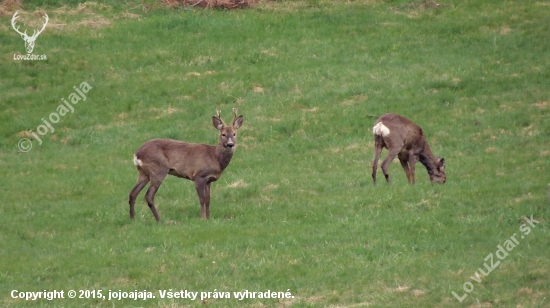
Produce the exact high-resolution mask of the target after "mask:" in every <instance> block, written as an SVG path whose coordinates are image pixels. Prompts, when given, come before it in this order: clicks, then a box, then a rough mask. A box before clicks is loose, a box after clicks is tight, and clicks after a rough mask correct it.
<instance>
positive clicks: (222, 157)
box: [215, 144, 235, 170]
mask: <svg viewBox="0 0 550 308" xmlns="http://www.w3.org/2000/svg"><path fill="white" fill-rule="evenodd" d="M215 152H216V153H215V155H216V160H217V161H218V162H219V163H220V168H221V169H222V170H223V169H225V168H226V167H227V166H228V165H229V162H230V161H231V158H233V153H234V152H235V148H233V149H227V148H225V147H224V146H223V145H221V144H218V145H217V146H216V151H215Z"/></svg>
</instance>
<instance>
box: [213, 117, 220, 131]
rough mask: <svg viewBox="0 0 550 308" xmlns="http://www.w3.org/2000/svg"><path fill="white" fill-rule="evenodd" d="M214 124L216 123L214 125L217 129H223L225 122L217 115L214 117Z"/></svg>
mask: <svg viewBox="0 0 550 308" xmlns="http://www.w3.org/2000/svg"><path fill="white" fill-rule="evenodd" d="M212 124H213V125H214V127H215V128H216V129H217V130H221V129H222V127H223V122H222V120H221V119H219V118H216V117H212Z"/></svg>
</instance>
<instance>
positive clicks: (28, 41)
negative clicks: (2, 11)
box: [11, 11, 49, 53]
mask: <svg viewBox="0 0 550 308" xmlns="http://www.w3.org/2000/svg"><path fill="white" fill-rule="evenodd" d="M18 12H19V11H17V12H15V14H13V17H12V19H11V26H12V27H13V30H15V32H17V33H19V34H20V35H21V37H22V38H23V40H24V41H25V48H26V49H27V53H32V50H33V49H34V41H36V38H37V37H38V35H39V34H40V33H42V31H44V29H45V28H46V25H47V24H48V19H49V18H48V14H44V19H46V22H45V23H44V25H43V26H42V29H40V31H38V32H36V30H34V31H33V33H32V35H31V36H28V35H27V30H25V32H23V33H22V32H21V31H19V27H17V28H16V27H15V20H16V19H17V18H19V16H18V15H17V13H18Z"/></svg>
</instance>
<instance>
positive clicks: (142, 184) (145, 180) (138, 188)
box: [129, 169, 149, 219]
mask: <svg viewBox="0 0 550 308" xmlns="http://www.w3.org/2000/svg"><path fill="white" fill-rule="evenodd" d="M138 172H139V175H138V180H137V183H136V186H134V188H133V189H132V191H131V192H130V198H129V199H130V200H129V203H130V218H131V219H134V204H135V203H136V198H137V196H138V195H139V193H140V192H141V190H142V189H143V187H145V185H147V183H149V177H147V175H145V173H143V171H142V170H140V169H138Z"/></svg>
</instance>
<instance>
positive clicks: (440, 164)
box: [437, 158, 445, 171]
mask: <svg viewBox="0 0 550 308" xmlns="http://www.w3.org/2000/svg"><path fill="white" fill-rule="evenodd" d="M437 165H438V166H437V167H438V168H439V170H441V171H444V170H445V158H441V159H439V162H438V164H437Z"/></svg>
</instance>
